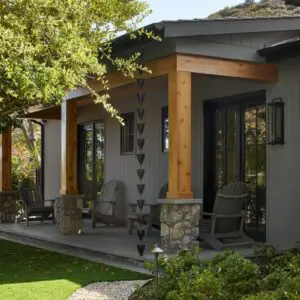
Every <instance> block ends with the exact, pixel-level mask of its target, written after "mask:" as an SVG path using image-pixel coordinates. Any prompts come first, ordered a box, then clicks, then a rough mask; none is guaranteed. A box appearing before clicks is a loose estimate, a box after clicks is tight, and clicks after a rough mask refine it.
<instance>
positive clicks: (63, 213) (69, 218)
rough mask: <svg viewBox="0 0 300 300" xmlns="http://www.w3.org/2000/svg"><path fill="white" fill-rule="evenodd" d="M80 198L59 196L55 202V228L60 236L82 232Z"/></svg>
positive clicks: (81, 201)
mask: <svg viewBox="0 0 300 300" xmlns="http://www.w3.org/2000/svg"><path fill="white" fill-rule="evenodd" d="M82 204H83V200H82V196H78V195H75V196H73V195H72V196H70V195H68V196H60V197H58V198H57V199H56V201H55V206H54V213H55V223H56V228H57V230H58V231H59V232H61V233H62V234H80V233H81V232H82Z"/></svg>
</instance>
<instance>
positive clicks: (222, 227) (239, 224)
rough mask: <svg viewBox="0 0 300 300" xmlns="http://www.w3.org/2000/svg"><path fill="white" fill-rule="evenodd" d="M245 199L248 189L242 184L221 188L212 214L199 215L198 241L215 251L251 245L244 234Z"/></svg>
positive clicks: (250, 240)
mask: <svg viewBox="0 0 300 300" xmlns="http://www.w3.org/2000/svg"><path fill="white" fill-rule="evenodd" d="M247 199H248V189H247V187H246V185H245V184H244V183H243V182H236V183H232V184H229V185H227V186H225V187H223V188H222V189H221V190H220V191H219V192H218V194H217V196H216V200H215V204H214V207H213V212H212V213H205V212H204V213H202V214H201V215H202V218H201V219H200V224H199V239H200V240H203V241H205V242H207V243H208V244H209V245H210V246H211V247H212V248H214V249H216V250H221V249H223V248H225V247H237V246H249V245H251V244H252V243H253V240H252V239H250V238H249V237H248V236H246V234H245V233H244V221H245V211H244V210H243V209H244V206H245V204H246V201H247ZM203 217H207V218H206V219H204V218H203ZM225 242H226V243H225Z"/></svg>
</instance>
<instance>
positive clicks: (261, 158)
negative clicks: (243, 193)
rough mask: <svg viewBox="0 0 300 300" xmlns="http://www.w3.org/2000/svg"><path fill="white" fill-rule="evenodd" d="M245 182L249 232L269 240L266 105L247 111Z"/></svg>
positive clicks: (247, 109)
mask: <svg viewBox="0 0 300 300" xmlns="http://www.w3.org/2000/svg"><path fill="white" fill-rule="evenodd" d="M244 157H245V170H244V172H245V182H246V183H247V185H248V188H249V201H248V205H247V217H246V220H245V223H246V231H247V233H248V234H249V235H250V236H251V237H253V238H255V239H256V240H259V241H264V240H265V226H266V108H265V105H260V106H253V107H249V108H246V110H245V154H244Z"/></svg>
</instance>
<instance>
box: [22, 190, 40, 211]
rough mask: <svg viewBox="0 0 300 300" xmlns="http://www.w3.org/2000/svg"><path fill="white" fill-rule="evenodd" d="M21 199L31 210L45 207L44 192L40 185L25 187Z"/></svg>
mask: <svg viewBox="0 0 300 300" xmlns="http://www.w3.org/2000/svg"><path fill="white" fill-rule="evenodd" d="M19 192H20V198H21V200H22V201H24V203H25V204H26V205H27V206H28V207H30V208H42V207H44V199H43V195H42V190H41V187H40V186H39V185H33V186H24V187H21V188H20V190H19Z"/></svg>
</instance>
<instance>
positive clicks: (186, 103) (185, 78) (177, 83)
mask: <svg viewBox="0 0 300 300" xmlns="http://www.w3.org/2000/svg"><path fill="white" fill-rule="evenodd" d="M191 78H192V75H191V73H190V72H182V71H172V72H170V73H169V75H168V93H169V94H168V107H169V191H168V196H167V197H168V199H191V198H193V193H192V176H191V173H192V172H191V167H192V158H191V156H192V142H191V139H192V126H191V124H192V120H191V109H192V107H191V105H192V91H191V89H192V82H191Z"/></svg>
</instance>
